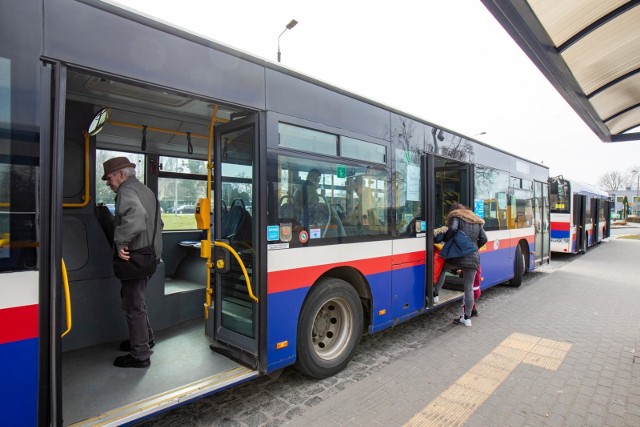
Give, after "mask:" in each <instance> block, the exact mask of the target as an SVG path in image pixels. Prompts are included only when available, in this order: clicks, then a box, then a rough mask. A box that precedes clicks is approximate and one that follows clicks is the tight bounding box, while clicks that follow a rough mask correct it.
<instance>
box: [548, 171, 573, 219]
mask: <svg viewBox="0 0 640 427" xmlns="http://www.w3.org/2000/svg"><path fill="white" fill-rule="evenodd" d="M550 181H551V182H550V186H549V193H550V194H549V202H550V203H551V212H554V213H569V209H570V208H571V200H570V199H569V194H570V191H569V183H568V182H567V181H565V180H563V179H552V180H550Z"/></svg>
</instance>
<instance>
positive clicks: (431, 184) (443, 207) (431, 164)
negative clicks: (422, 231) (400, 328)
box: [423, 153, 484, 303]
mask: <svg viewBox="0 0 640 427" xmlns="http://www.w3.org/2000/svg"><path fill="white" fill-rule="evenodd" d="M423 165H424V168H423V169H424V175H425V177H424V183H425V186H424V192H425V197H424V199H425V200H426V210H427V215H426V220H427V227H426V232H427V239H426V242H427V243H426V244H427V245H428V247H427V260H431V261H433V253H434V250H433V237H432V236H433V230H434V229H435V228H438V227H441V226H443V225H445V220H446V218H447V214H448V213H449V209H450V207H451V205H452V204H453V203H462V204H463V205H465V206H466V207H468V208H470V209H472V210H474V211H476V213H478V212H477V210H476V207H475V206H474V202H473V194H474V166H473V165H472V164H468V163H464V162H460V161H457V160H453V159H449V158H445V157H440V156H437V155H434V154H432V153H429V154H426V155H425V157H424V160H423ZM483 207H484V205H483ZM480 215H481V216H482V214H480ZM428 264H432V266H431V268H427V269H426V270H427V271H426V276H427V277H426V280H425V282H426V289H427V292H426V294H427V296H428V297H429V300H430V301H432V299H431V298H432V296H433V290H432V289H433V285H434V284H435V281H436V279H437V278H436V277H434V273H433V262H430V263H428ZM444 289H449V290H453V291H462V290H463V288H462V280H460V278H459V277H457V276H455V277H453V276H452V277H450V278H447V281H446V282H445V285H444ZM457 295H458V294H453V295H449V293H447V296H444V295H442V294H441V295H439V297H440V302H441V303H442V302H445V301H447V300H450V299H452V298H454V297H456V296H457Z"/></svg>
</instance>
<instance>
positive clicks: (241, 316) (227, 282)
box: [207, 115, 262, 365]
mask: <svg viewBox="0 0 640 427" xmlns="http://www.w3.org/2000/svg"><path fill="white" fill-rule="evenodd" d="M258 135H259V130H258V115H253V116H249V117H245V118H241V119H238V120H236V121H232V122H230V123H227V124H223V125H218V126H216V128H215V146H214V155H213V157H214V166H213V167H214V177H215V180H214V181H215V196H214V203H213V204H214V215H213V221H214V230H213V231H214V236H215V242H214V247H213V250H212V252H213V253H214V256H213V261H212V262H213V265H214V269H213V270H212V275H213V276H212V281H213V286H212V287H213V289H214V291H213V294H214V305H213V308H212V309H210V311H209V319H208V320H207V330H208V333H210V334H211V335H212V338H213V340H214V345H213V347H212V348H214V349H216V350H220V351H221V352H223V353H225V354H226V353H230V354H231V356H232V357H234V358H236V359H239V360H241V361H243V362H245V363H247V364H254V365H255V363H257V356H258V347H257V343H258V319H259V306H258V301H259V299H260V297H261V296H262V295H261V294H260V292H259V286H258V283H259V278H258V277H259V275H258V274H257V269H256V257H257V252H258V250H257V247H258V245H257V240H258V236H257V233H255V232H254V230H255V228H256V227H255V224H256V222H257V221H258V210H257V209H254V207H255V206H257V193H258V189H257V188H256V185H255V183H256V179H255V177H256V175H257V164H256V163H257V162H255V161H254V159H255V158H256V156H257V150H258V140H259V137H258ZM223 210H224V211H223Z"/></svg>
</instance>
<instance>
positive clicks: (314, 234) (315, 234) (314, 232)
mask: <svg viewBox="0 0 640 427" xmlns="http://www.w3.org/2000/svg"><path fill="white" fill-rule="evenodd" d="M320 237H322V235H321V234H320V229H319V228H312V229H311V230H309V238H311V239H319V238H320Z"/></svg>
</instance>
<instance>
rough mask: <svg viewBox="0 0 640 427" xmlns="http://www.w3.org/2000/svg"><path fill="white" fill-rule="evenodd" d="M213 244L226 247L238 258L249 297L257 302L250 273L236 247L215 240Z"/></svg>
mask: <svg viewBox="0 0 640 427" xmlns="http://www.w3.org/2000/svg"><path fill="white" fill-rule="evenodd" d="M213 244H214V246H219V247H221V248H225V249H226V250H228V251H229V252H231V254H232V255H233V256H234V257H235V258H236V260H237V261H238V264H240V268H242V274H244V281H245V283H246V284H247V292H249V298H251V299H252V300H254V301H255V302H258V298H257V297H256V296H255V295H254V294H253V289H252V288H251V281H250V280H249V273H247V269H246V268H245V267H244V263H243V262H242V260H241V259H240V255H238V253H237V252H236V251H235V249H233V248H232V247H231V246H229V245H227V244H226V243H222V242H213Z"/></svg>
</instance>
